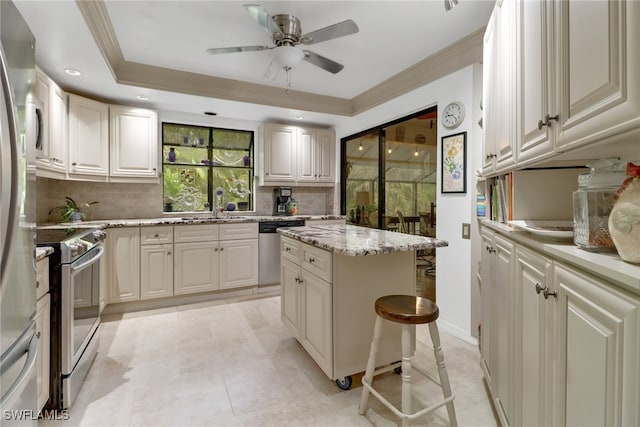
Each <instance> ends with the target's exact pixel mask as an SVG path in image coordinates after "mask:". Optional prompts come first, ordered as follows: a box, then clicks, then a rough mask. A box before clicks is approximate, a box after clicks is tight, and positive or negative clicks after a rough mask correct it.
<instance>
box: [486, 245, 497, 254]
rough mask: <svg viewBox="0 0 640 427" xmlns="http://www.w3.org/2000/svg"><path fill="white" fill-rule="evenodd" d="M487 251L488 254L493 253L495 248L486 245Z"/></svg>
mask: <svg viewBox="0 0 640 427" xmlns="http://www.w3.org/2000/svg"><path fill="white" fill-rule="evenodd" d="M487 252H489V253H490V254H493V253H495V252H496V250H495V249H494V248H492V247H491V246H487Z"/></svg>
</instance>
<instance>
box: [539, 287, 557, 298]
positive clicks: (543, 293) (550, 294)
mask: <svg viewBox="0 0 640 427" xmlns="http://www.w3.org/2000/svg"><path fill="white" fill-rule="evenodd" d="M542 295H544V299H547V298H549V297H550V296H552V297H554V298H558V294H557V293H556V292H554V291H550V290H549V288H544V291H542Z"/></svg>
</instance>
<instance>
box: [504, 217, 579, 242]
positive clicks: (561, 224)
mask: <svg viewBox="0 0 640 427" xmlns="http://www.w3.org/2000/svg"><path fill="white" fill-rule="evenodd" d="M509 224H510V225H512V226H514V227H515V228H517V229H519V230H524V231H528V232H529V233H531V234H535V235H536V236H540V237H544V238H548V239H553V240H570V239H573V221H531V220H513V221H509Z"/></svg>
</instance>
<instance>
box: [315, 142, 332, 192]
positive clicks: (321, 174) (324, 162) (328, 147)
mask: <svg viewBox="0 0 640 427" xmlns="http://www.w3.org/2000/svg"><path fill="white" fill-rule="evenodd" d="M315 139H316V144H315V145H316V179H317V181H318V182H326V183H335V181H336V154H335V153H336V138H335V134H334V133H333V131H330V130H319V131H317V132H316V138H315Z"/></svg>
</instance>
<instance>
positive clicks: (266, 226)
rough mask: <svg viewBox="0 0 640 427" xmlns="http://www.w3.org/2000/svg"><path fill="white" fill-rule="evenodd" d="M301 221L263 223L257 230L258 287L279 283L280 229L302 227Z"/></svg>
mask: <svg viewBox="0 0 640 427" xmlns="http://www.w3.org/2000/svg"><path fill="white" fill-rule="evenodd" d="M302 226H304V220H303V219H292V220H282V221H265V222H261V223H260V224H259V228H258V232H259V234H258V251H259V252H258V285H272V284H274V283H280V234H279V233H278V231H277V230H278V228H280V227H302Z"/></svg>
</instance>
